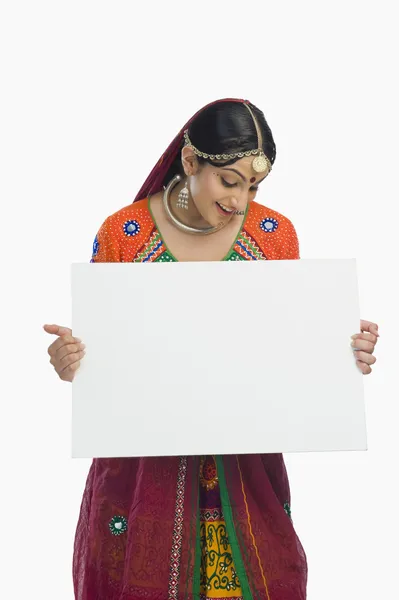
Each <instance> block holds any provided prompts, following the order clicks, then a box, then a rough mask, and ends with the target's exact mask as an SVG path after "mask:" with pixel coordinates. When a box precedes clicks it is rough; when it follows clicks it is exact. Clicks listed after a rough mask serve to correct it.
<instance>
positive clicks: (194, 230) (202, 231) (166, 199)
mask: <svg viewBox="0 0 399 600" xmlns="http://www.w3.org/2000/svg"><path fill="white" fill-rule="evenodd" d="M179 181H181V177H180V175H175V176H174V177H173V179H172V180H171V181H170V182H169V183H168V185H167V186H166V188H165V190H164V193H163V197H162V200H163V205H164V208H165V212H166V214H167V216H168V218H169V220H170V221H172V223H173V224H174V225H176V227H178V228H179V229H180V230H181V231H184V232H185V233H192V234H194V235H209V234H210V233H215V232H216V231H219V230H220V229H222V228H223V224H220V225H218V226H217V227H206V228H205V229H197V228H196V227H190V226H189V225H185V223H182V222H181V221H179V219H177V218H176V217H175V216H174V214H172V211H171V209H170V193H171V191H172V189H173V188H174V187H175V186H176V185H177V184H178V183H179Z"/></svg>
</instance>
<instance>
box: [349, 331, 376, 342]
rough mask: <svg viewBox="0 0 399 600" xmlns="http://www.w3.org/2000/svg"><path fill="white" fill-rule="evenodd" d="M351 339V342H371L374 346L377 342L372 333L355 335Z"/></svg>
mask: <svg viewBox="0 0 399 600" xmlns="http://www.w3.org/2000/svg"><path fill="white" fill-rule="evenodd" d="M351 337H352V340H365V341H366V342H371V343H372V344H374V345H375V344H376V343H377V342H378V337H377V336H376V335H374V334H373V333H355V334H354V335H352V336H351Z"/></svg>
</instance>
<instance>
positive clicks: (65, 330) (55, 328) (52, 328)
mask: <svg viewBox="0 0 399 600" xmlns="http://www.w3.org/2000/svg"><path fill="white" fill-rule="evenodd" d="M43 329H44V331H47V333H52V334H53V335H68V334H69V335H72V329H70V328H69V327H63V326H62V325H47V324H46V325H43Z"/></svg>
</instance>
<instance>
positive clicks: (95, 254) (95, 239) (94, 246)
mask: <svg viewBox="0 0 399 600" xmlns="http://www.w3.org/2000/svg"><path fill="white" fill-rule="evenodd" d="M99 249H100V244H99V243H98V238H97V236H96V237H95V238H94V242H93V258H94V257H95V256H97V254H98V251H99Z"/></svg>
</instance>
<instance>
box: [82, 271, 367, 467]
mask: <svg viewBox="0 0 399 600" xmlns="http://www.w3.org/2000/svg"><path fill="white" fill-rule="evenodd" d="M72 327H73V329H72V330H73V335H75V336H77V337H80V338H81V339H82V341H83V342H84V343H85V344H86V355H85V357H84V358H83V360H82V361H81V366H80V368H79V370H78V371H77V374H76V376H75V379H74V382H73V384H72V387H73V417H72V454H73V456H74V457H125V456H172V455H198V454H200V455H201V454H246V453H269V452H310V451H333V450H366V449H367V439H366V423H365V406H364V389H363V375H362V373H361V372H360V370H359V369H358V368H357V366H356V362H355V358H354V355H353V351H352V348H351V346H350V342H351V339H350V336H351V335H352V334H353V333H356V332H358V331H359V330H360V313H359V297H358V283H357V272H356V260H355V259H339V260H331V259H326V260H325V259H301V260H273V261H253V262H247V261H242V262H191V263H187V262H185V263H183V262H182V263H150V264H146V263H98V264H96V263H88V264H86V263H85V264H73V265H72Z"/></svg>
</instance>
